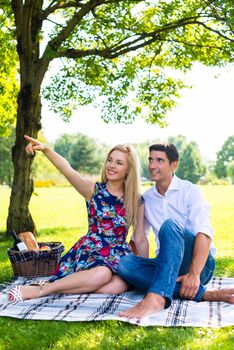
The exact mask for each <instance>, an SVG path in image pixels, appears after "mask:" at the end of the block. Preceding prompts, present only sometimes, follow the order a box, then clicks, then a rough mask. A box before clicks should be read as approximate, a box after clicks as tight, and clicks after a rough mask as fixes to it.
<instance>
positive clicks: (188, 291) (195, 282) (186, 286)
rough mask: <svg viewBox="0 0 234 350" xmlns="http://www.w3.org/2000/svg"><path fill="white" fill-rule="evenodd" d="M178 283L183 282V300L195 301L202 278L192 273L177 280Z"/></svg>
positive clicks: (181, 293) (181, 292) (181, 290)
mask: <svg viewBox="0 0 234 350" xmlns="http://www.w3.org/2000/svg"><path fill="white" fill-rule="evenodd" d="M176 281H177V282H181V288H180V297H181V298H183V299H193V298H195V296H196V294H197V292H198V289H199V286H200V276H199V275H195V274H194V273H192V272H189V273H187V274H186V275H182V276H180V277H178V278H177V280H176Z"/></svg>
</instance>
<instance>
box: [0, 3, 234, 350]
mask: <svg viewBox="0 0 234 350" xmlns="http://www.w3.org/2000/svg"><path fill="white" fill-rule="evenodd" d="M5 3H6V4H7V5H8V1H4V2H2V4H1V5H3V4H4V5H5ZM25 3H27V5H29V3H32V2H27V1H26V2H25ZM37 3H39V2H37ZM152 3H154V2H152ZM170 3H172V6H171V8H170V10H171V11H172V15H173V16H174V15H176V16H177V15H179V16H180V12H179V11H177V5H178V4H179V5H180V6H181V9H182V7H183V9H185V11H186V10H187V8H186V6H187V4H186V1H184V2H182V1H169V0H168V1H167V0H166V1H165V2H162V4H163V9H164V8H165V7H166V6H167V4H168V6H170V5H171V4H170ZM173 3H174V4H173ZM198 3H199V4H198ZM200 3H201V5H202V1H199V2H197V1H196V2H191V1H190V2H189V3H188V9H189V11H190V9H192V8H193V6H194V4H195V7H196V6H199V5H200ZM213 3H214V4H213ZM61 4H62V2H61ZM207 4H208V3H206V5H207ZM210 4H211V6H213V5H214V6H216V5H217V6H218V7H219V6H220V7H222V4H223V2H222V1H217V2H213V1H211V2H210ZM7 5H6V6H7ZM174 5H175V7H173V6H174ZM225 5H227V8H228V5H229V2H228V1H227V2H225ZM62 6H63V5H62ZM174 9H175V11H174ZM6 10H7V11H8V10H9V9H8V8H7V9H6ZM4 14H7V16H6V18H7V21H10V18H11V17H10V16H11V15H12V13H11V12H4V11H2V10H0V16H1V26H0V28H1V31H0V39H1V45H2V44H3V45H4V42H3V40H2V38H3V37H7V35H8V31H7V30H6V27H4V23H5V22H4V21H5V19H4V18H3V17H4ZM162 17H163V16H162ZM116 18H117V17H116ZM166 18H168V13H167V17H166V16H165V17H164V18H162V24H164V20H165V19H166ZM228 18H230V16H229V17H228ZM111 20H112V21H113V18H112V19H111ZM8 23H9V22H8ZM112 23H113V22H112ZM25 24H26V22H25ZM89 24H90V21H88V26H87V28H88V30H90V28H91V29H93V28H92V27H91V26H90V25H89ZM9 27H10V26H9ZM97 28H98V27H97ZM10 29H11V28H10ZM111 29H112V28H111ZM201 32H202V31H201ZM179 34H180V33H179ZM179 36H180V35H179ZM112 38H113V36H112V37H111V40H112ZM172 38H173V37H172ZM195 38H196V35H195V36H193V39H194V40H195ZM208 38H209V35H208ZM173 39H175V37H174V38H173ZM189 39H191V37H189ZM211 39H212V38H211ZM10 40H12V36H11V33H10V36H9V37H8V41H6V45H5V46H3V48H4V49H2V50H1V52H0V57H1V59H2V57H3V58H4V54H5V53H6V57H7V59H8V61H9V60H10V62H11V66H12V68H13V74H14V72H15V71H14V68H15V67H14V64H15V61H16V59H15V55H14V54H13V55H12V56H11V52H9V51H7V50H9V48H11V46H10V45H9V44H10ZM204 40H206V37H205V36H204ZM94 41H95V42H96V38H95V40H94ZM13 42H14V39H13ZM208 42H210V41H209V40H208ZM212 42H213V41H212ZM222 44H223V45H224V47H225V50H222V54H223V55H220V56H219V54H218V55H217V57H212V55H213V54H215V52H213V53H212V50H211V48H209V50H211V51H209V50H208V51H207V52H206V51H205V52H202V54H201V55H200V54H199V53H198V54H197V55H196V54H195V55H194V56H193V53H192V51H190V49H188V48H187V50H188V51H186V50H185V51H183V50H181V51H180V49H181V47H180V48H179V50H178V51H177V54H178V53H181V52H184V53H185V54H184V57H183V56H182V57H180V58H182V60H181V62H184V61H185V62H186V63H188V61H186V59H188V57H190V58H191V61H193V60H194V61H195V62H196V60H198V61H200V62H202V61H204V62H205V63H207V65H208V66H209V64H210V65H211V66H213V67H204V66H203V65H202V64H201V63H199V64H198V63H194V64H192V66H193V68H192V69H191V71H189V69H187V71H188V72H187V73H183V74H182V73H179V75H180V77H181V75H182V76H183V78H184V79H185V80H186V81H187V83H188V85H193V88H192V89H183V91H182V96H181V98H180V99H179V106H178V107H176V108H173V109H172V111H170V112H168V113H167V116H166V121H167V122H168V124H169V125H168V126H165V127H164V128H159V127H158V126H156V125H150V124H148V125H146V124H145V123H144V122H143V121H141V120H140V119H139V118H138V117H137V118H136V120H135V122H134V123H133V124H130V125H121V124H119V125H118V124H113V123H109V124H105V123H103V122H102V121H101V118H100V110H99V109H98V108H94V107H92V106H91V107H90V106H88V107H82V108H79V109H77V110H76V111H75V112H74V113H73V115H72V118H71V122H70V123H64V122H62V121H61V120H60V119H59V117H58V116H57V115H54V114H53V113H52V112H51V110H49V106H47V102H46V101H45V100H42V105H43V109H42V131H41V132H40V133H39V138H40V139H41V140H43V141H45V142H49V143H50V144H51V146H52V147H55V148H56V149H57V150H58V149H60V152H61V154H64V155H65V156H66V158H68V159H69V160H70V161H71V162H72V163H73V166H74V167H75V168H77V169H80V171H81V172H82V173H83V174H84V175H87V174H89V175H90V174H91V175H92V177H93V178H94V179H98V177H99V175H98V174H99V170H100V164H101V162H102V161H103V156H104V153H105V151H106V149H107V148H108V147H109V146H110V145H111V144H113V143H114V144H115V143H118V142H131V143H133V144H134V145H135V146H136V148H137V151H138V153H139V155H140V158H141V162H142V169H143V172H142V180H143V181H142V192H143V191H144V190H145V189H146V188H147V187H148V186H149V185H150V183H149V182H148V178H147V168H146V162H147V156H148V151H147V147H148V146H149V143H152V142H157V141H167V140H169V141H173V142H174V143H175V144H176V145H177V146H178V148H179V150H180V153H181V163H182V164H183V163H184V167H183V168H181V169H180V171H181V173H180V176H181V177H183V178H188V179H191V180H192V181H194V182H196V183H197V184H198V185H199V186H200V187H201V190H202V192H203V194H204V196H205V198H206V199H207V201H208V202H209V203H210V204H211V221H212V225H213V227H214V230H215V245H216V248H217V256H216V258H217V266H216V270H215V274H216V276H224V277H234V263H233V244H234V239H233V235H234V228H233V208H234V186H233V155H234V151H233V126H234V125H233V123H234V118H233V107H232V104H233V102H232V100H233V79H234V74H233V64H231V63H230V64H226V62H228V61H229V62H230V61H231V60H230V59H229V56H228V54H229V51H228V45H226V44H225V43H222ZM208 46H209V45H208ZM172 52H173V50H172ZM175 52H176V50H175ZM230 52H231V51H230ZM226 53H227V55H226ZM51 54H52V55H53V52H50V55H51ZM186 55H187V57H186ZM199 55H200V56H199ZM225 55H226V56H225ZM183 59H185V60H184V61H183ZM222 60H223V61H222ZM179 61H180V60H178V62H179ZM1 62H3V61H1ZM169 62H170V61H169ZM171 62H173V58H172V61H171ZM171 62H170V63H171ZM174 62H177V61H176V59H175V61H174ZM178 62H177V64H178V66H180V68H181V69H182V70H183V68H184V67H183V63H182V64H180V63H178ZM215 62H217V64H218V65H220V66H223V67H222V68H221V67H219V68H214V65H215ZM172 65H173V63H172ZM30 67H31V66H28V68H30ZM188 67H189V64H188V65H187V68H188ZM94 68H96V67H95V66H94ZM163 68H164V70H165V71H167V73H169V74H170V75H172V76H173V74H174V76H175V77H176V78H177V74H178V73H175V72H173V69H167V68H165V67H163ZM177 68H179V67H177ZM190 68H191V67H190ZM4 69H5V66H4V65H1V74H2V75H3V78H2V76H0V78H1V81H0V82H1V85H2V86H3V89H1V94H0V97H1V98H3V102H4V103H5V101H4V97H5V96H4V93H5V91H9V87H10V85H9V84H8V83H9V80H10V79H9V78H11V77H12V76H10V74H9V71H8V70H7V69H6V71H4ZM162 70H163V69H162ZM4 74H6V75H4ZM82 74H83V70H81V74H80V77H81V76H82ZM26 75H28V76H29V75H30V72H29V71H27V73H26ZM56 75H57V70H56V68H55V69H52V70H50V72H49V76H55V77H56ZM49 76H46V77H48V78H49ZM5 82H6V83H7V84H8V85H4V83H5ZM5 87H7V88H5ZM4 88H5V90H4ZM53 93H54V94H55V93H56V90H55V89H54V91H53ZM5 95H6V100H8V102H10V103H9V104H8V107H9V110H10V111H9V113H8V116H9V115H10V116H11V115H13V112H12V110H11V109H10V108H11V107H13V108H15V105H14V103H13V102H14V101H13V99H11V95H10V94H9V95H7V94H6V93H5ZM9 96H10V97H9ZM12 96H13V95H12ZM30 102H31V99H28V103H30ZM4 103H1V106H0V111H1V123H0V124H1V126H3V124H4V123H2V118H3V114H2V112H3V110H2V109H1V108H2V107H3V106H4ZM9 120H10V121H12V119H9ZM10 124H13V127H10ZM6 125H9V127H7V134H8V136H7V135H6V134H5V135H4V137H1V139H0V164H1V166H0V178H1V180H0V183H1V184H2V185H1V187H0V232H1V235H0V249H1V250H0V251H1V255H0V269H1V274H0V282H1V283H3V282H6V281H10V279H11V278H12V276H13V273H12V268H11V265H10V262H9V259H8V257H7V253H6V251H7V248H8V247H11V246H12V244H13V242H12V239H11V238H10V237H6V235H5V233H6V218H7V215H8V206H9V199H10V192H11V184H12V175H13V168H12V163H11V148H12V146H13V144H14V142H15V129H14V122H13V123H12V122H10V123H9V124H6ZM64 133H65V134H66V135H64ZM78 146H79V147H80V148H79V147H78ZM81 150H82V151H84V154H83V156H84V157H83V160H84V159H86V158H87V155H90V154H91V159H89V163H88V164H87V163H86V164H84V163H83V165H82V163H79V162H80V160H82V159H81V158H82V157H81ZM183 159H184V160H185V161H184V162H182V160H183ZM86 160H87V159H86ZM178 170H179V169H178ZM16 171H17V169H16ZM178 174H179V173H178ZM33 175H34V179H35V188H34V192H33V195H32V198H31V201H30V211H31V213H32V215H33V219H34V220H35V223H36V226H37V231H38V232H37V239H38V240H39V241H43V242H46V241H62V242H63V243H64V244H65V248H66V249H68V248H69V247H70V246H71V245H72V244H73V243H74V242H75V241H76V240H77V239H78V238H79V237H80V236H81V235H82V234H84V233H85V232H86V230H87V217H86V210H85V203H84V200H83V199H82V198H81V197H80V196H79V195H78V194H77V193H76V192H75V191H74V189H73V188H71V187H70V186H69V185H68V184H67V182H66V181H65V179H64V178H63V177H61V176H60V175H59V174H58V172H56V170H54V169H53V167H52V166H50V165H49V164H48V162H47V161H46V160H45V158H43V156H42V155H37V156H36V159H35V161H34V165H33ZM191 176H192V177H191ZM150 240H151V243H152V247H151V256H153V254H154V245H153V237H152V236H151V237H150ZM0 327H1V339H0V349H4V350H5V349H7V350H9V349H15V348H17V349H31V348H34V349H175V348H178V349H212V350H213V349H233V340H234V329H233V327H226V328H222V329H213V328H206V329H204V328H186V327H179V328H169V329H168V328H163V327H149V328H139V327H136V326H132V325H128V324H123V323H121V322H115V321H113V322H95V323H94V322H92V323H83V322H80V323H63V322H54V321H52V322H48V321H40V322H37V321H30V320H24V321H19V320H17V319H10V318H0Z"/></svg>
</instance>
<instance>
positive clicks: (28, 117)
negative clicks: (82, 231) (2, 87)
mask: <svg viewBox="0 0 234 350" xmlns="http://www.w3.org/2000/svg"><path fill="white" fill-rule="evenodd" d="M22 85H23V86H22V88H21V90H20V92H19V96H18V111H17V126H16V142H15V145H14V147H13V148H12V161H13V165H14V178H13V185H12V191H11V198H10V206H9V212H8V218H7V232H9V231H10V230H15V231H16V232H23V231H31V232H33V233H36V226H35V224H34V222H33V219H32V216H31V214H30V211H29V201H30V198H31V195H32V193H33V190H34V187H33V177H32V171H31V167H32V162H33V157H32V156H29V155H27V153H26V151H25V146H26V144H27V142H26V141H25V139H24V135H25V134H27V135H30V136H32V137H35V138H36V137H37V134H38V131H39V130H40V129H41V124H40V119H41V101H40V95H39V93H36V92H35V91H33V90H34V88H33V84H28V83H26V84H22Z"/></svg>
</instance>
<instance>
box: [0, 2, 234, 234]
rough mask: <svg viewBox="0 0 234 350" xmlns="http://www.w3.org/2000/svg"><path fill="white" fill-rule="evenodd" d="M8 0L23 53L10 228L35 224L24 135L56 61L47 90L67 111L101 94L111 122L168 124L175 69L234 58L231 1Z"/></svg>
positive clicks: (33, 128)
mask: <svg viewBox="0 0 234 350" xmlns="http://www.w3.org/2000/svg"><path fill="white" fill-rule="evenodd" d="M2 3H3V4H4V6H5V5H6V6H8V7H7V10H9V11H10V5H11V9H12V12H13V14H14V23H15V28H14V29H15V30H13V31H12V32H11V34H12V35H13V37H14V39H15V42H14V44H16V49H17V53H18V57H19V62H20V67H19V72H20V88H19V94H18V99H17V123H16V143H15V147H14V148H13V152H12V156H13V165H14V178H13V183H12V196H11V199H10V205H9V215H8V220H7V230H8V231H9V230H11V229H12V228H15V229H16V230H29V231H35V230H36V227H35V223H34V222H33V219H32V216H31V214H30V212H29V202H30V198H31V194H32V193H33V181H32V177H31V168H32V162H33V157H26V155H25V140H24V138H23V135H24V134H29V135H31V136H32V137H37V134H38V132H39V131H40V129H41V88H42V85H43V84H44V83H45V75H46V73H47V72H48V71H49V68H50V67H52V68H53V72H52V73H51V75H53V76H52V81H51V82H50V84H49V86H48V89H47V90H45V92H44V96H45V97H46V98H48V99H50V101H51V108H52V109H54V110H55V111H56V112H59V113H60V114H61V116H63V117H64V118H65V119H66V118H69V116H70V115H71V113H72V110H73V109H74V108H75V106H77V105H85V104H89V103H91V102H98V103H100V104H101V106H102V116H103V118H104V120H106V121H109V120H111V119H112V120H115V121H119V122H121V121H122V122H131V121H132V120H134V118H135V116H138V115H140V116H142V117H143V118H144V119H145V120H146V121H148V122H150V123H158V124H160V125H164V124H165V116H166V114H167V112H168V111H169V110H170V109H172V108H173V107H174V106H175V104H176V101H177V99H178V97H179V91H180V89H181V88H183V87H184V83H183V82H182V81H180V80H178V79H173V78H172V77H171V76H172V74H171V71H172V70H180V71H183V72H185V71H187V70H189V69H190V68H191V67H192V65H193V63H194V62H196V61H198V62H201V63H203V64H205V65H208V66H214V65H218V66H222V65H224V64H227V63H229V62H232V61H233V40H232V19H233V12H232V1H231V0H228V1H225V2H223V1H219V0H215V1H208V2H207V1H204V0H171V1H165V0H156V1H153V2H152V1H148V0H146V1H141V0H130V1H124V0H118V1H115V0H87V1H73V0H70V1H43V0H34V1H18V0H11V1H9V0H5V1H4V0H3V1H2ZM12 12H11V13H12ZM10 15H11V14H10ZM0 27H1V30H2V28H4V25H2V23H0ZM4 43H5V44H6V43H8V41H5V42H4ZM58 59H59V60H60V59H61V62H60V61H59V62H60V68H61V72H60V74H56V73H57V72H56V70H55V63H56V61H57V62H58ZM53 61H54V62H53ZM52 63H54V65H52ZM130 101H131V102H130ZM15 194H17V195H15Z"/></svg>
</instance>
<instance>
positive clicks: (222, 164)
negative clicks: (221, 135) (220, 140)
mask: <svg viewBox="0 0 234 350" xmlns="http://www.w3.org/2000/svg"><path fill="white" fill-rule="evenodd" d="M233 161H234V135H232V136H229V137H228V139H227V140H226V141H225V142H224V144H223V146H222V148H221V150H220V151H219V152H218V153H217V161H216V163H215V168H214V172H215V174H216V175H217V177H218V178H224V177H227V167H228V165H229V164H230V163H231V162H233Z"/></svg>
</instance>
